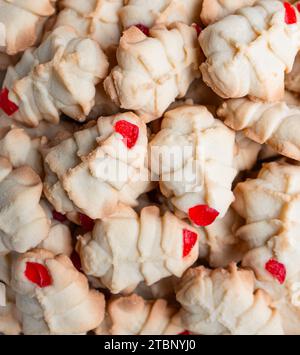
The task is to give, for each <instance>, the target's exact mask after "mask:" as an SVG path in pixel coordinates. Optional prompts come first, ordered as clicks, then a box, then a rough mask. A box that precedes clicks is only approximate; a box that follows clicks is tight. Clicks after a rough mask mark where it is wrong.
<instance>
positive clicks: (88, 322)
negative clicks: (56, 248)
mask: <svg viewBox="0 0 300 355" xmlns="http://www.w3.org/2000/svg"><path fill="white" fill-rule="evenodd" d="M36 269H37V270H38V272H37V273H36V274H35V273H34V271H35V270H36ZM11 284H12V288H13V290H14V291H15V292H16V305H17V308H18V310H19V311H20V313H21V315H22V328H23V332H24V334H25V335H31V334H34V335H42V334H53V335H55V334H57V335H59V334H64V335H66V334H82V333H86V332H88V331H90V330H92V329H95V328H96V327H97V326H98V325H99V324H100V323H101V322H102V320H103V318H104V309H105V300H104V296H103V295H102V294H101V293H99V292H97V291H95V290H90V289H89V285H88V281H87V279H86V277H85V276H84V275H83V274H82V273H80V272H79V271H77V270H76V269H75V267H74V266H73V264H72V262H71V260H70V259H69V258H68V257H67V256H65V255H60V256H56V257H55V256H54V254H52V253H51V252H48V251H46V250H43V249H35V250H33V251H31V252H28V253H25V254H22V255H20V256H19V257H18V259H17V260H16V262H15V263H14V266H13V270H12V282H11Z"/></svg>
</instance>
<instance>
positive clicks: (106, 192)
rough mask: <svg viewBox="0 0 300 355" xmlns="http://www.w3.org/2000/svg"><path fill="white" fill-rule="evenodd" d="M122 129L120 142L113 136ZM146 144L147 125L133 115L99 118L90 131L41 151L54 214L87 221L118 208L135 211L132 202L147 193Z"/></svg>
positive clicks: (92, 124) (47, 188)
mask: <svg viewBox="0 0 300 355" xmlns="http://www.w3.org/2000/svg"><path fill="white" fill-rule="evenodd" d="M127 126H128V133H129V136H128V139H129V141H128V143H129V146H127V145H126V137H125V136H126V129H127V128H126V127H127ZM118 127H119V129H121V130H118ZM122 128H123V129H124V132H123V135H124V136H122V134H121V133H118V132H122ZM131 134H132V135H131ZM131 144H132V145H131ZM147 144H148V138H147V130H146V125H145V124H144V123H143V122H142V121H141V120H140V118H139V117H137V116H136V115H135V114H133V113H131V112H127V113H123V114H118V115H115V116H109V117H100V118H99V119H98V121H95V122H94V123H91V125H90V127H89V128H86V129H84V130H82V131H78V132H76V133H75V134H74V136H72V137H71V138H69V139H67V140H64V141H63V142H61V143H60V144H59V145H57V146H55V147H53V148H50V149H45V152H44V156H45V168H46V177H45V180H44V193H45V195H46V197H47V199H48V200H49V201H50V203H51V204H52V205H53V206H54V208H55V210H56V211H57V212H60V213H62V214H68V213H72V212H80V213H83V214H85V215H87V216H89V217H90V218H92V219H97V218H102V217H105V216H108V215H109V214H111V213H112V212H114V211H115V208H116V206H117V204H118V203H119V202H122V203H125V204H127V205H130V206H136V205H137V198H138V197H139V196H140V195H141V194H143V193H144V192H147V191H148V190H150V189H151V187H152V183H151V182H150V181H149V171H148V169H147V167H146V158H147Z"/></svg>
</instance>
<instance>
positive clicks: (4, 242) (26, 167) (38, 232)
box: [0, 128, 50, 254]
mask: <svg viewBox="0 0 300 355" xmlns="http://www.w3.org/2000/svg"><path fill="white" fill-rule="evenodd" d="M40 160H41V157H40V156H39V154H38V152H37V147H36V142H35V141H32V140H31V139H30V138H29V137H28V136H27V135H26V133H25V132H24V131H23V130H22V129H17V128H14V129H11V130H10V129H9V128H8V129H7V128H3V129H1V130H0V196H1V198H0V254H6V253H8V252H10V251H17V252H19V253H22V252H26V251H27V250H29V249H31V248H34V247H36V246H37V245H38V244H39V243H40V242H41V241H42V240H44V239H45V238H46V237H47V236H48V232H49V227H50V222H49V220H48V219H47V216H46V213H45V211H44V210H43V208H42V206H41V205H40V199H41V194H42V188H43V185H42V181H41V179H40V177H39V176H38V175H37V173H36V172H35V171H34V170H33V168H34V169H35V170H36V171H38V172H41V162H40Z"/></svg>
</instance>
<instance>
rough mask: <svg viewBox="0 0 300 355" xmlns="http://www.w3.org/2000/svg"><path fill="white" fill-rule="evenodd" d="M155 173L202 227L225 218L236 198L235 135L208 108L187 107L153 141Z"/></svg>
mask: <svg viewBox="0 0 300 355" xmlns="http://www.w3.org/2000/svg"><path fill="white" fill-rule="evenodd" d="M149 152H150V154H151V157H150V164H151V169H152V172H154V173H155V174H157V175H158V176H159V181H160V188H161V191H162V193H163V194H164V195H165V196H166V197H167V198H168V199H169V200H170V201H171V202H172V204H173V205H174V206H175V208H176V209H177V210H178V211H181V212H182V213H184V216H186V215H188V216H189V217H190V219H191V221H193V222H194V223H195V224H196V225H199V226H207V225H209V224H211V223H212V222H213V221H214V220H215V219H216V218H217V217H218V216H219V218H221V217H223V216H224V215H225V214H226V212H227V210H228V208H229V206H230V204H231V203H232V201H233V199H234V196H233V193H232V191H231V185H232V182H233V180H234V178H235V176H236V173H237V170H236V169H235V167H234V154H235V133H234V132H233V131H231V130H230V129H229V128H227V127H226V126H225V125H224V124H223V123H222V122H221V121H219V120H217V119H215V118H214V117H213V116H212V114H211V113H210V112H209V111H208V110H207V109H206V107H204V106H196V105H194V106H188V105H186V106H181V107H178V108H176V109H175V110H172V111H168V112H167V113H165V115H164V119H163V121H162V126H161V131H159V132H158V134H156V135H155V136H154V138H153V139H152V140H151V142H150V147H149Z"/></svg>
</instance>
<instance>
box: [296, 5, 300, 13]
mask: <svg viewBox="0 0 300 355" xmlns="http://www.w3.org/2000/svg"><path fill="white" fill-rule="evenodd" d="M296 7H297V10H298V12H300V3H298V4H297V5H296Z"/></svg>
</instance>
